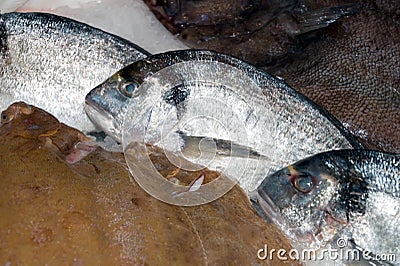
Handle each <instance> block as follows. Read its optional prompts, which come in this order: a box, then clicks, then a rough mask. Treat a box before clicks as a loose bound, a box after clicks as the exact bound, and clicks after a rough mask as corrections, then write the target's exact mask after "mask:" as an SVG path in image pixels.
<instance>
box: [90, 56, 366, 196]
mask: <svg viewBox="0 0 400 266" xmlns="http://www.w3.org/2000/svg"><path fill="white" fill-rule="evenodd" d="M130 82H134V83H136V84H137V87H138V88H137V90H136V91H135V92H134V93H133V94H132V95H129V94H127V93H126V92H124V86H126V84H130ZM182 84H183V85H184V86H185V90H187V91H188V92H187V93H185V95H186V96H185V97H186V99H185V100H184V101H183V102H181V100H182V99H175V101H172V99H170V98H168V101H167V102H166V101H165V94H166V93H167V92H170V91H171V89H173V88H175V87H176V86H181V85H182ZM167 95H169V96H170V94H168V93H167ZM172 96H173V95H172ZM178 96H179V94H178ZM174 102H176V103H178V102H179V104H178V105H177V106H174V104H171V103H174ZM85 107H86V110H87V113H88V115H89V116H90V118H91V120H92V121H93V122H94V123H95V124H96V125H97V126H98V127H99V128H101V129H103V130H104V131H105V132H107V133H108V134H110V135H111V136H113V137H114V138H115V139H116V140H118V141H120V142H121V141H122V140H123V138H122V135H123V131H124V130H125V132H130V131H129V130H127V128H129V126H130V125H141V127H142V128H141V129H143V130H145V131H146V132H145V133H144V134H145V135H146V138H145V140H144V141H148V142H149V143H153V144H154V143H159V144H160V139H162V138H163V135H162V134H163V133H162V130H163V127H164V128H167V129H168V130H170V133H171V134H170V135H169V136H171V137H170V139H169V140H168V141H167V146H168V148H167V149H169V150H170V151H173V152H180V151H182V152H185V150H191V147H189V146H196V148H197V147H199V144H200V143H199V141H201V139H202V138H212V139H214V140H215V144H216V149H217V153H216V154H217V155H222V156H216V157H215V160H214V161H213V162H211V164H207V163H206V162H202V163H201V164H202V165H207V167H211V169H219V168H221V167H220V166H222V165H225V166H226V163H227V161H229V160H238V161H237V162H236V163H233V164H232V163H231V164H229V167H222V168H224V169H225V170H227V171H229V176H230V177H231V178H232V179H234V180H238V179H240V181H239V182H240V184H241V186H242V187H243V188H244V189H245V190H246V191H247V192H249V191H251V190H253V189H255V188H256V184H257V183H259V182H260V181H261V180H262V179H263V178H264V177H265V175H266V173H268V172H269V171H271V170H274V169H275V170H277V169H278V168H280V167H282V166H284V165H287V164H288V163H290V162H294V161H296V160H299V159H300V158H304V157H306V156H308V155H311V154H314V153H317V152H321V151H326V150H331V149H343V148H351V147H361V146H360V144H359V143H358V142H357V141H355V140H354V139H353V137H352V135H351V134H349V132H347V131H346V130H344V127H343V126H342V125H341V124H340V122H339V121H337V120H336V119H335V118H333V117H332V116H331V115H330V114H329V113H327V112H325V111H324V110H323V109H321V108H320V107H318V106H317V105H315V104H314V103H313V102H311V101H310V100H309V99H308V98H307V97H305V96H304V95H302V94H300V93H297V92H296V91H294V90H293V89H292V88H290V87H289V86H288V85H286V84H285V83H284V81H282V80H281V79H278V78H275V77H273V76H271V75H269V74H268V73H266V72H264V71H262V70H260V69H258V68H256V67H254V66H252V65H250V64H247V63H245V62H244V61H241V60H239V59H236V58H233V57H230V56H228V55H223V54H219V53H215V52H211V51H200V50H183V51H171V52H167V53H163V54H158V55H153V56H150V57H147V58H146V59H144V60H140V61H138V62H136V63H133V64H131V65H129V66H127V67H125V68H123V69H121V70H120V71H118V72H117V73H115V74H114V75H113V76H111V77H110V78H109V79H108V80H106V81H105V82H104V83H102V84H100V85H98V86H97V87H96V88H94V89H93V90H92V91H91V92H90V93H89V94H88V95H87V97H86V106H85ZM178 107H179V108H178ZM202 117H208V119H202ZM192 118H193V119H192ZM196 119H197V120H196ZM213 120H215V121H213ZM124 121H125V124H124ZM127 121H128V122H127ZM195 121H197V122H195ZM141 129H137V130H139V131H138V132H136V133H135V134H131V135H135V136H140V134H142V133H140V130H141ZM225 129H229V130H225ZM168 130H167V132H169V131H168ZM174 130H175V131H174ZM182 132H183V133H184V134H180V133H182ZM228 133H229V134H231V135H233V136H234V137H232V136H231V137H230V136H229V134H228ZM182 136H184V138H182ZM128 138H129V137H128ZM189 139H191V140H193V141H188V140H189ZM174 141H175V143H174ZM164 143H165V142H164ZM219 143H222V144H223V145H219ZM225 144H232V145H225ZM160 145H161V144H160ZM162 145H164V144H162ZM207 147H211V146H210V145H208V146H207ZM226 147H230V148H235V147H238V148H239V149H241V151H238V152H235V151H233V152H232V153H230V152H224V151H222V149H225V148H226ZM243 147H247V152H248V154H250V155H251V154H261V155H262V157H260V160H255V161H251V160H247V159H248V158H244V159H243V160H242V161H241V160H240V159H238V158H236V157H243V156H242V155H243V151H245V150H246V148H243ZM207 152H209V151H207ZM223 154H226V155H227V156H223ZM231 154H239V155H240V156H236V157H235V156H230V155H231ZM194 157H196V156H194ZM250 157H251V156H250ZM207 159H209V157H207ZM247 163H250V164H251V166H250V167H249V168H250V169H251V170H250V172H245V173H244V174H242V169H243V167H245V166H246V164H247ZM259 164H260V165H259ZM254 171H255V172H254Z"/></svg>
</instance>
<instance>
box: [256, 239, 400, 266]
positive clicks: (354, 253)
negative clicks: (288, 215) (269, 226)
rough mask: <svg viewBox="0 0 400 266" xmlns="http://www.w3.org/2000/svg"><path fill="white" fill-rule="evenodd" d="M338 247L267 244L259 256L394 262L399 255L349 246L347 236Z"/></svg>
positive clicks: (287, 258)
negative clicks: (279, 247) (317, 247)
mask: <svg viewBox="0 0 400 266" xmlns="http://www.w3.org/2000/svg"><path fill="white" fill-rule="evenodd" d="M336 245H337V247H338V248H325V249H320V250H313V249H303V250H301V251H299V250H297V249H295V248H293V249H290V250H289V251H288V250H286V249H283V248H281V249H274V248H271V249H269V248H268V245H267V244H265V245H264V247H263V248H260V249H259V250H258V251H257V258H258V259H260V260H276V259H277V260H302V261H307V260H313V261H323V260H331V261H362V260H367V261H388V262H394V261H396V259H397V255H396V254H394V253H384V254H376V253H372V252H371V251H367V250H359V249H356V248H350V247H348V241H347V239H345V238H339V239H338V240H337V241H336Z"/></svg>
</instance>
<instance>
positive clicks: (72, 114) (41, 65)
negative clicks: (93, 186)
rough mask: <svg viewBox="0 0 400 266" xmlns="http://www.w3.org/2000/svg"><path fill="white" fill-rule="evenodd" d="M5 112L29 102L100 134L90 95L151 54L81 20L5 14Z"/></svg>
mask: <svg viewBox="0 0 400 266" xmlns="http://www.w3.org/2000/svg"><path fill="white" fill-rule="evenodd" d="M0 39H1V50H0V52H1V60H0V95H1V97H0V109H6V108H7V107H8V106H9V105H10V104H11V103H13V102H16V101H25V102H27V103H29V104H33V105H36V106H38V107H40V108H43V109H46V110H48V111H49V112H51V113H52V114H54V115H55V116H56V117H57V118H58V119H60V121H62V122H64V123H66V124H69V125H71V126H74V127H77V128H79V129H80V130H82V131H85V132H90V131H94V130H96V128H95V126H94V125H93V124H92V123H91V122H90V120H89V118H88V117H87V116H86V114H85V110H84V98H85V96H86V94H87V93H88V92H89V91H90V90H91V89H92V88H93V87H94V86H95V85H96V84H98V83H99V82H101V81H103V80H105V79H106V78H107V77H108V76H110V75H111V74H112V73H114V72H115V71H117V70H118V69H120V68H122V67H124V66H126V65H128V64H130V63H132V62H135V61H137V60H138V59H142V58H144V57H146V56H148V55H149V53H148V52H146V51H144V50H143V49H141V48H140V47H138V46H136V45H135V44H132V43H131V42H129V41H127V40H124V39H122V38H120V37H117V36H114V35H112V34H108V33H106V32H103V31H101V30H99V29H95V28H93V27H90V26H88V25H86V24H83V23H79V22H77V21H74V20H71V19H68V18H64V17H60V16H55V15H51V14H45V13H7V14H2V15H1V16H0Z"/></svg>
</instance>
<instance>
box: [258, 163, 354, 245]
mask: <svg viewBox="0 0 400 266" xmlns="http://www.w3.org/2000/svg"><path fill="white" fill-rule="evenodd" d="M330 161H331V160H329V161H327V160H325V159H324V156H314V157H310V158H307V159H304V160H302V161H299V162H297V163H295V164H293V165H290V166H288V167H286V168H284V169H282V170H279V171H278V172H276V173H273V174H272V175H270V176H268V177H267V178H265V180H264V181H263V182H262V183H261V185H260V186H259V187H258V189H257V198H258V202H259V204H260V207H261V209H262V210H263V211H264V212H265V214H266V215H267V217H268V218H269V219H270V220H272V221H273V222H274V223H276V224H277V225H278V226H279V227H280V228H281V230H282V231H283V232H284V233H285V234H286V235H287V236H289V238H291V239H292V240H293V241H295V242H296V243H299V244H306V245H307V247H320V246H321V245H323V244H324V243H326V242H328V241H330V240H331V239H332V238H333V237H334V236H335V235H336V234H337V232H338V231H339V230H340V229H341V228H343V226H345V225H346V224H347V222H348V215H347V209H346V208H345V204H344V203H343V200H342V199H343V197H341V195H340V194H341V193H343V189H341V188H342V183H341V181H340V180H339V179H338V172H337V164H334V165H333V164H330V163H329V162H330ZM339 164H340V163H339Z"/></svg>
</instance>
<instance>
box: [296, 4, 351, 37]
mask: <svg viewBox="0 0 400 266" xmlns="http://www.w3.org/2000/svg"><path fill="white" fill-rule="evenodd" d="M356 13H358V5H357V4H347V5H342V6H335V7H326V8H321V9H318V10H314V11H311V12H307V13H305V14H303V15H301V16H300V17H298V20H299V28H298V30H297V32H296V34H297V35H300V34H303V33H307V32H310V31H314V30H318V29H321V28H325V27H327V26H329V25H331V24H332V23H335V22H336V21H338V20H340V19H341V18H344V17H348V16H352V15H354V14H356Z"/></svg>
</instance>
